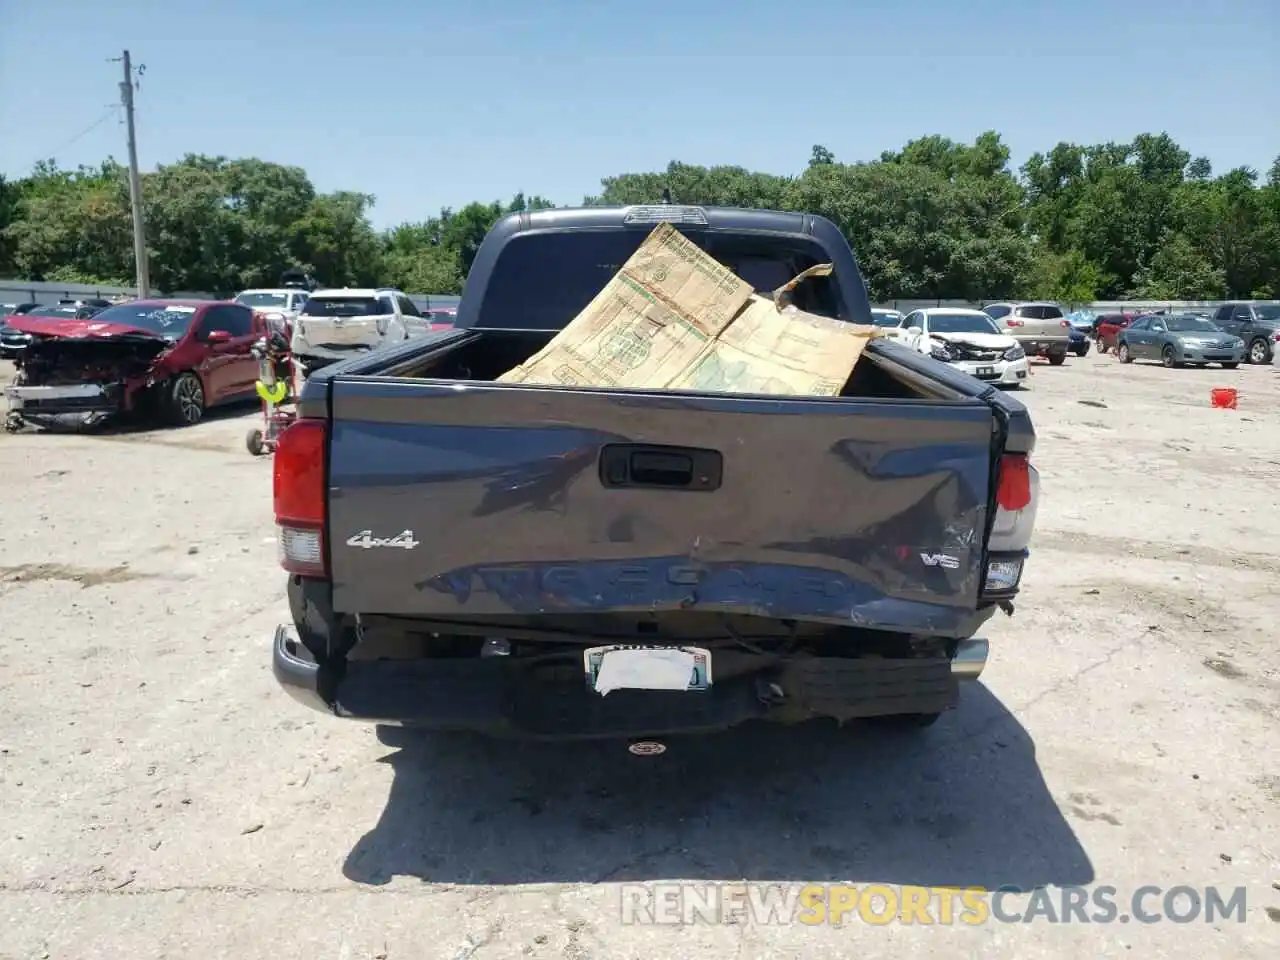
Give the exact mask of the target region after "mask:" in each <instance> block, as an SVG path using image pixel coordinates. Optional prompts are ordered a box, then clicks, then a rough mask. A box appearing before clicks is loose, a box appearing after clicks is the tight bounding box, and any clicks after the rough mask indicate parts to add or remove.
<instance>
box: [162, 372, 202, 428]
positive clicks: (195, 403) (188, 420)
mask: <svg viewBox="0 0 1280 960" xmlns="http://www.w3.org/2000/svg"><path fill="white" fill-rule="evenodd" d="M168 400H169V404H168V414H169V421H170V422H171V423H173V424H175V425H177V426H179V427H191V426H194V425H195V424H197V423H199V422H200V421H201V420H202V419H203V418H204V386H203V384H201V383H200V378H199V377H197V376H196V375H195V374H194V373H180V374H178V376H176V377H174V378H173V380H171V381H170V382H169V397H168Z"/></svg>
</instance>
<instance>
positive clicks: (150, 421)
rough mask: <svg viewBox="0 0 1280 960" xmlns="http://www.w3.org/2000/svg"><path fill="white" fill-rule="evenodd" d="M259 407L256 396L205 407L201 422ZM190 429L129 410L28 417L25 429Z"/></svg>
mask: <svg viewBox="0 0 1280 960" xmlns="http://www.w3.org/2000/svg"><path fill="white" fill-rule="evenodd" d="M255 408H256V409H259V410H260V409H261V408H262V404H261V402H260V401H259V400H257V399H255V398H248V399H245V400H233V401H231V402H229V403H223V404H219V405H218V406H216V407H210V408H209V409H207V410H205V412H204V416H203V417H202V418H201V421H200V422H201V423H214V422H217V421H219V420H234V419H236V418H237V417H243V416H244V415H245V414H246V413H252V412H253V411H254V409H255ZM185 429H189V428H187V427H183V426H179V425H176V424H171V423H168V422H166V421H165V420H164V419H162V418H161V417H159V416H158V415H154V414H152V415H148V414H146V413H131V414H127V415H121V416H111V417H107V418H105V419H95V418H87V417H86V416H85V415H84V414H59V415H57V416H40V415H38V414H37V415H34V416H31V417H28V418H27V422H26V425H25V427H24V430H25V432H28V433H30V432H35V433H50V434H75V435H79V436H87V437H105V438H112V437H121V438H125V437H130V436H134V435H138V434H151V433H168V432H171V431H181V430H185Z"/></svg>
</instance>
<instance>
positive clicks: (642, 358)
mask: <svg viewBox="0 0 1280 960" xmlns="http://www.w3.org/2000/svg"><path fill="white" fill-rule="evenodd" d="M827 271H829V267H826V266H824V267H815V268H812V269H810V270H807V271H805V273H804V274H801V276H800V277H798V278H796V280H794V281H792V282H791V283H790V284H788V285H787V286H786V287H784V288H782V289H783V291H786V290H788V289H789V288H791V287H793V286H794V285H795V284H796V283H797V282H802V281H803V279H804V278H807V277H809V276H818V275H822V274H823V273H824V272H827ZM783 302H784V301H783V299H782V297H778V299H776V300H775V299H774V298H773V296H769V297H763V296H759V295H757V294H755V293H754V292H753V291H752V289H751V287H750V286H749V285H748V284H747V283H746V281H744V280H743V279H741V278H740V277H738V276H736V275H735V274H734V273H733V272H732V271H730V270H729V269H727V268H726V267H724V266H723V265H722V264H720V263H719V262H718V261H716V260H715V259H714V258H713V257H711V256H710V255H709V254H707V253H706V252H704V251H703V250H702V249H701V248H700V247H699V246H698V245H697V244H695V243H693V242H692V241H691V240H689V239H688V238H687V237H685V236H684V235H683V234H681V233H680V231H678V230H677V229H676V228H675V227H673V226H672V225H671V224H669V223H663V224H660V225H659V226H657V227H655V228H654V230H653V232H652V233H651V234H649V237H648V239H646V240H645V242H644V243H643V244H641V246H640V249H638V250H637V251H636V252H635V253H634V254H633V255H632V256H631V258H630V259H629V260H628V261H627V262H626V263H625V264H623V265H622V269H621V270H619V271H618V273H617V274H615V275H614V277H613V279H612V280H610V281H609V283H608V284H606V286H605V288H604V289H603V290H601V291H600V293H599V294H598V295H597V296H596V297H595V299H594V300H592V301H591V303H589V304H588V305H587V307H586V309H584V310H583V311H582V312H581V313H580V314H578V316H577V317H575V318H574V319H573V320H572V322H570V323H569V325H568V326H566V327H565V328H564V329H563V330H562V331H560V333H559V334H558V335H557V336H556V338H555V339H554V340H552V341H551V342H550V343H549V344H547V346H546V347H544V348H543V349H542V350H541V351H539V352H538V353H536V354H534V356H532V357H531V358H530V359H528V360H527V361H525V362H524V363H523V364H521V365H520V366H518V367H516V368H515V369H513V370H510V371H508V372H507V373H505V374H503V375H502V376H501V377H499V378H498V379H499V381H502V382H506V383H532V384H537V383H545V384H563V385H566V386H583V387H593V386H594V387H621V388H631V389H655V388H659V389H661V388H665V389H671V390H698V391H709V392H720V393H758V394H796V395H811V396H834V395H836V394H839V393H840V391H841V390H842V389H843V387H844V385H845V383H846V382H847V381H848V379H849V377H850V375H851V374H852V373H853V368H854V365H855V364H856V363H857V362H858V357H859V356H860V355H861V353H862V349H863V347H865V346H866V343H867V341H868V340H870V339H871V338H873V337H876V336H880V335H881V333H882V331H880V330H879V329H877V328H876V327H871V326H861V325H858V324H852V323H846V322H844V321H842V320H833V319H831V318H829V317H820V316H817V315H815V314H812V313H805V312H803V311H800V310H797V309H795V308H794V307H791V306H786V307H782V306H780V304H781V303H783Z"/></svg>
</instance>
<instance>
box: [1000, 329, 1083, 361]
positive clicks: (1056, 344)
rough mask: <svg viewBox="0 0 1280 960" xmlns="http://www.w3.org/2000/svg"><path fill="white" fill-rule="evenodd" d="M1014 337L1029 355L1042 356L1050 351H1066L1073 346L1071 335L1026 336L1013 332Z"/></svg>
mask: <svg viewBox="0 0 1280 960" xmlns="http://www.w3.org/2000/svg"><path fill="white" fill-rule="evenodd" d="M1013 338H1014V339H1015V340H1017V341H1018V343H1020V344H1022V349H1023V350H1025V351H1026V352H1027V356H1029V357H1040V356H1044V355H1045V354H1049V353H1066V352H1067V350H1068V348H1069V347H1070V346H1071V340H1070V338H1069V337H1035V336H1031V337H1024V336H1019V335H1018V334H1016V333H1015V334H1013Z"/></svg>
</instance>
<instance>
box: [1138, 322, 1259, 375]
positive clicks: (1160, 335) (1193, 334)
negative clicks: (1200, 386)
mask: <svg viewBox="0 0 1280 960" xmlns="http://www.w3.org/2000/svg"><path fill="white" fill-rule="evenodd" d="M1116 356H1118V357H1119V358H1120V362H1121V363H1132V362H1133V361H1134V360H1159V361H1160V362H1161V363H1162V364H1164V365H1165V366H1166V367H1181V366H1183V365H1184V364H1194V365H1196V366H1204V365H1205V364H1206V363H1220V364H1222V366H1224V367H1225V368H1226V369H1228V370H1232V369H1234V368H1235V367H1238V366H1239V365H1240V362H1241V361H1242V360H1243V359H1244V341H1243V340H1241V339H1240V338H1239V337H1236V336H1232V335H1231V334H1229V333H1224V332H1223V331H1222V330H1220V329H1219V328H1218V327H1217V326H1216V325H1214V323H1213V321H1211V320H1206V319H1204V318H1203V317H1197V316H1193V315H1191V314H1172V315H1170V316H1160V315H1156V314H1150V315H1148V316H1145V317H1139V318H1138V319H1137V320H1135V321H1133V323H1131V324H1129V326H1127V327H1125V328H1124V329H1123V330H1121V331H1120V334H1119V336H1118V337H1117V338H1116Z"/></svg>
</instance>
